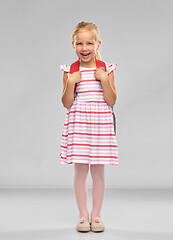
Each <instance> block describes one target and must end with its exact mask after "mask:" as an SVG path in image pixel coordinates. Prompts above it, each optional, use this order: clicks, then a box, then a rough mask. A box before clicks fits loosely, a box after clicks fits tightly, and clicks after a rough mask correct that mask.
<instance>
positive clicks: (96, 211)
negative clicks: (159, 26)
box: [90, 164, 105, 221]
mask: <svg viewBox="0 0 173 240" xmlns="http://www.w3.org/2000/svg"><path fill="white" fill-rule="evenodd" d="M90 171H91V176H92V180H93V187H92V198H93V208H92V212H91V221H92V219H93V218H94V217H96V216H99V217H100V211H101V207H102V203H103V198H104V191H105V178H104V164H93V165H92V164H91V165H90Z"/></svg>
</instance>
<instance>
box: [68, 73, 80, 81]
mask: <svg viewBox="0 0 173 240" xmlns="http://www.w3.org/2000/svg"><path fill="white" fill-rule="evenodd" d="M68 81H70V82H71V83H73V84H76V83H78V82H80V81H81V72H80V71H77V72H74V73H72V74H70V73H68Z"/></svg>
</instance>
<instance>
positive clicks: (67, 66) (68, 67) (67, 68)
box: [60, 64, 71, 72]
mask: <svg viewBox="0 0 173 240" xmlns="http://www.w3.org/2000/svg"><path fill="white" fill-rule="evenodd" d="M70 66H71V65H70V64H68V65H60V68H61V70H62V71H64V72H70Z"/></svg>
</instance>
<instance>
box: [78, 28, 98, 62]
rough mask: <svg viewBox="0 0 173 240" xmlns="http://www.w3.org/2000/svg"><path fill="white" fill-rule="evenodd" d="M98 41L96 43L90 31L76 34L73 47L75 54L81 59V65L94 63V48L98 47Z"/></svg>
mask: <svg viewBox="0 0 173 240" xmlns="http://www.w3.org/2000/svg"><path fill="white" fill-rule="evenodd" d="M100 43H101V42H100ZM100 43H96V41H95V37H94V34H93V33H92V32H91V31H83V32H78V33H77V34H76V41H75V43H74V47H75V51H76V55H77V56H78V57H79V59H80V60H81V65H85V66H86V67H91V66H93V65H95V55H96V50H98V49H99V46H100Z"/></svg>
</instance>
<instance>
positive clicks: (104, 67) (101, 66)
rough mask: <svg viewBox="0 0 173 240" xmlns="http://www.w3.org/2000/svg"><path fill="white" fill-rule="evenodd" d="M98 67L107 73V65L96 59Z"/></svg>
mask: <svg viewBox="0 0 173 240" xmlns="http://www.w3.org/2000/svg"><path fill="white" fill-rule="evenodd" d="M96 66H97V68H101V69H102V70H104V71H105V72H106V70H107V69H106V63H105V62H103V61H101V60H99V59H96Z"/></svg>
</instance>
